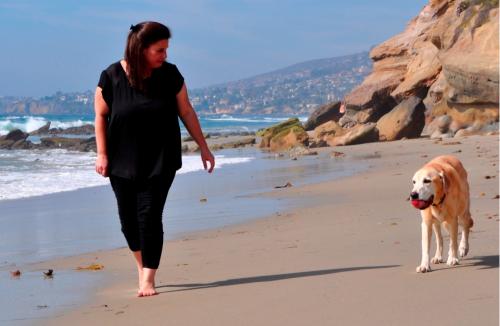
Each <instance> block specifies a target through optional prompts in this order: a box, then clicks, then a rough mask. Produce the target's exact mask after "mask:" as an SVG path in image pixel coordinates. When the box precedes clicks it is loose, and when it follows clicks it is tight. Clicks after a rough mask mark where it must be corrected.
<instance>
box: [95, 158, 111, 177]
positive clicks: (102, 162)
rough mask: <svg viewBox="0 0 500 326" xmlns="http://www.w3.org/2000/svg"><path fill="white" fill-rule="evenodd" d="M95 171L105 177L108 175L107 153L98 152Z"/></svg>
mask: <svg viewBox="0 0 500 326" xmlns="http://www.w3.org/2000/svg"><path fill="white" fill-rule="evenodd" d="M95 171H96V172H97V173H99V174H100V175H102V176H103V177H107V176H108V156H107V155H106V154H98V155H97V159H96V161H95Z"/></svg>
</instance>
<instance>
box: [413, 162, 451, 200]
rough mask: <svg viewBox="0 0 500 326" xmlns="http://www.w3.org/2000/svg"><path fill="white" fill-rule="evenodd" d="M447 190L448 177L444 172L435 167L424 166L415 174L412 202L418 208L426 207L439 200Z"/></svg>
mask: <svg viewBox="0 0 500 326" xmlns="http://www.w3.org/2000/svg"><path fill="white" fill-rule="evenodd" d="M445 192H446V178H445V175H444V174H443V172H441V171H438V170H437V169H434V168H423V169H420V170H418V171H417V172H416V173H415V175H414V176H413V189H412V191H411V193H410V200H411V204H412V205H413V206H414V207H415V208H418V209H426V208H427V207H429V206H430V205H431V204H432V203H433V202H434V200H435V199H436V200H437V201H439V200H440V199H442V198H443V196H444V194H445Z"/></svg>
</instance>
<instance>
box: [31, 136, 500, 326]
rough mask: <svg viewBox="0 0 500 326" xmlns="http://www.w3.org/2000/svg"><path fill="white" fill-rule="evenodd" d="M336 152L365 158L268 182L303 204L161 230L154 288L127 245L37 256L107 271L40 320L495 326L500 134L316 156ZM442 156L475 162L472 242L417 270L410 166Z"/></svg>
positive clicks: (58, 266)
mask: <svg viewBox="0 0 500 326" xmlns="http://www.w3.org/2000/svg"><path fill="white" fill-rule="evenodd" d="M334 150H335V151H338V152H342V153H344V155H343V156H338V157H336V158H331V160H336V161H338V162H341V161H344V162H350V161H352V162H356V161H362V162H364V163H367V164H368V165H369V168H368V170H367V171H365V172H362V173H359V174H356V175H355V176H351V177H345V178H341V179H337V180H333V181H331V180H330V181H324V182H318V183H314V184H309V185H304V186H294V187H291V188H283V189H276V190H274V191H271V192H268V193H264V194H261V195H259V196H264V197H268V198H276V199H278V200H282V199H286V200H292V201H297V202H300V205H298V206H297V207H294V208H292V209H286V208H285V209H280V211H278V212H276V213H275V214H273V215H272V216H268V217H266V218H262V219H258V220H254V221H250V222H244V223H240V224H238V225H233V226H227V227H222V228H218V229H214V230H209V231H202V232H196V233H191V234H187V235H184V236H182V237H180V238H179V239H176V240H173V241H167V242H165V248H164V255H163V257H162V262H161V265H160V269H159V272H158V277H157V281H158V282H157V289H158V291H159V295H157V296H154V297H149V298H136V297H135V293H136V274H135V273H136V271H135V268H134V264H133V261H132V257H131V255H130V253H129V252H128V250H127V249H118V250H111V251H98V252H93V253H90V254H85V255H80V256H75V257H70V258H65V259H58V260H55V261H54V260H53V261H47V262H44V263H40V264H36V265H32V266H30V268H31V269H33V270H42V269H46V268H54V269H55V270H68V269H73V268H74V267H75V266H82V265H88V264H90V263H94V262H97V263H100V264H103V265H104V266H105V268H104V269H103V270H102V271H95V272H84V273H102V275H103V276H102V277H103V278H104V280H105V281H102V282H100V284H102V287H100V288H99V290H98V291H96V292H95V293H94V294H92V295H91V298H90V300H89V302H88V303H87V304H85V305H83V306H78V307H77V308H75V309H69V310H68V311H66V312H64V313H61V314H59V315H57V316H55V317H54V318H51V319H49V320H41V321H37V324H41V323H43V324H46V325H68V324H70V323H71V324H72V325H89V324H94V325H109V324H113V323H115V324H120V325H138V324H152V325H306V324H310V325H365V324H371V325H422V324H428V325H433V324H437V323H439V324H440V325H470V324H475V325H498V303H499V300H498V298H499V296H498V289H499V278H498V264H499V263H498V244H499V237H498V234H499V233H498V230H499V222H498V221H499V216H498V203H499V201H498V199H497V198H496V197H497V195H498V192H499V187H498V178H499V174H498V136H497V135H496V136H471V137H468V138H460V139H456V138H455V139H449V140H442V141H434V140H429V139H416V140H404V141H397V142H387V143H375V144H363V145H356V146H346V147H336V148H328V149H323V150H322V151H323V152H322V153H320V154H323V155H325V152H326V153H327V154H329V153H330V152H332V151H334ZM441 154H453V155H456V156H457V157H458V158H460V159H461V160H462V162H463V163H464V165H465V167H466V169H467V170H468V173H469V182H470V185H471V212H472V216H473V218H474V222H475V224H474V228H473V231H472V233H471V249H470V252H469V256H468V257H466V259H463V260H462V261H461V264H460V265H459V266H458V267H453V268H450V267H448V266H447V265H446V264H440V265H433V266H432V267H433V271H432V272H431V273H427V274H417V273H416V272H415V267H416V266H417V265H418V263H419V261H420V214H419V212H418V211H417V210H416V209H414V208H413V207H412V206H411V205H410V203H409V202H408V201H407V197H408V194H409V191H410V189H411V186H410V184H411V177H412V176H413V173H414V172H415V171H416V170H417V169H418V168H419V167H420V166H421V165H423V164H424V163H425V162H426V161H428V160H430V159H431V158H433V157H434V156H437V155H441ZM300 159H301V158H299V160H300ZM445 234H446V233H445ZM448 240H449V239H448V237H447V235H445V252H446V251H447V246H448ZM433 248H434V243H433V246H432V250H433Z"/></svg>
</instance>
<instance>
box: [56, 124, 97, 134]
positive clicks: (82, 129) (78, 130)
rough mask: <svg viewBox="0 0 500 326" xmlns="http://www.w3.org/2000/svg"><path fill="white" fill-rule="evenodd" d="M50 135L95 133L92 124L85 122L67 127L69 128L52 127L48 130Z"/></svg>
mask: <svg viewBox="0 0 500 326" xmlns="http://www.w3.org/2000/svg"><path fill="white" fill-rule="evenodd" d="M48 133H49V134H51V135H60V134H65V135H93V134H94V133H95V129H94V125H92V124H85V125H82V126H79V127H69V128H65V129H63V128H52V129H50V130H49V132H48Z"/></svg>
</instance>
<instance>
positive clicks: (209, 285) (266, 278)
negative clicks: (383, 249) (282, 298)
mask: <svg viewBox="0 0 500 326" xmlns="http://www.w3.org/2000/svg"><path fill="white" fill-rule="evenodd" d="M399 266H400V265H385V266H360V267H347V268H335V269H322V270H317V271H307V272H297V273H287V274H275V275H262V276H253V277H242V278H233V279H228V280H223V281H215V282H211V283H188V284H167V285H160V286H157V287H156V289H160V288H183V289H176V290H169V291H163V292H179V291H189V290H198V289H206V288H213V287H219V286H230V285H240V284H249V283H261V282H273V281H281V280H287V279H293V278H299V277H310V276H321V275H328V274H336V273H343V272H352V271H359V270H366V269H380V268H394V267H399Z"/></svg>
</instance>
